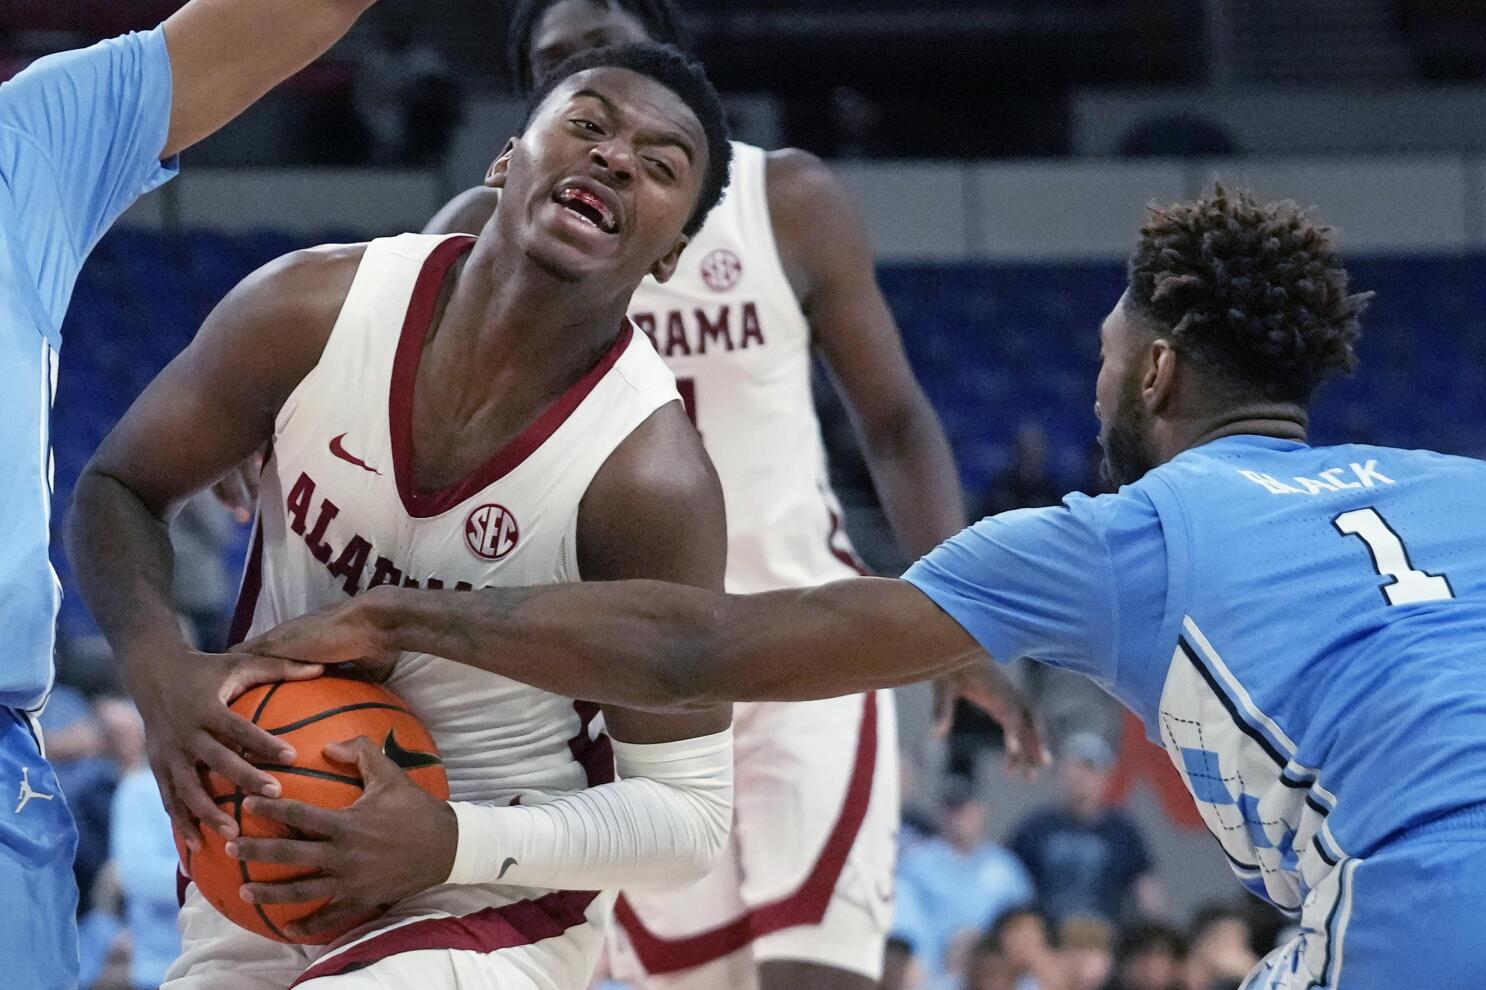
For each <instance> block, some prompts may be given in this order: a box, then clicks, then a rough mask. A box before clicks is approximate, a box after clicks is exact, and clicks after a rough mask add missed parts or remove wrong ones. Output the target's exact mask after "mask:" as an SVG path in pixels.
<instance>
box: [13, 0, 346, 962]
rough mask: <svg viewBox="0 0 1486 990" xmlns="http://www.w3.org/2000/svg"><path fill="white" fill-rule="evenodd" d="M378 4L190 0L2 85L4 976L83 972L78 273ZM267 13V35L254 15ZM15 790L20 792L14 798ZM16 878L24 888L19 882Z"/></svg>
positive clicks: (313, 0) (339, 0)
mask: <svg viewBox="0 0 1486 990" xmlns="http://www.w3.org/2000/svg"><path fill="white" fill-rule="evenodd" d="M373 2H374V0H192V2H191V3H187V4H185V5H184V6H182V7H181V9H180V10H179V11H177V12H176V13H175V14H173V15H172V16H171V17H170V18H169V19H168V20H167V21H166V22H165V23H164V24H163V25H161V26H160V27H157V28H156V29H155V30H153V31H148V32H144V33H141V34H131V35H127V36H125V37H122V38H114V39H113V40H111V41H105V42H102V43H101V44H97V45H94V46H93V47H91V48H86V49H82V50H80V51H73V52H65V53H62V54H59V55H53V56H50V57H48V58H44V59H41V60H39V61H37V62H36V63H35V64H33V65H32V66H31V67H30V68H28V69H26V70H25V71H24V72H22V73H20V74H19V75H18V76H16V77H15V78H14V79H12V80H10V81H9V82H7V83H5V84H4V85H3V86H0V322H3V324H4V330H3V333H0V548H3V550H0V630H3V637H0V641H3V643H4V649H3V659H0V792H3V794H0V797H3V798H6V800H3V801H0V890H4V891H5V892H6V893H5V895H4V896H3V897H0V959H4V960H6V961H7V963H8V964H9V965H8V966H7V970H6V976H5V983H6V986H9V987H15V988H17V990H26V988H29V987H48V988H52V987H61V986H71V985H73V984H74V983H75V982H76V980H77V966H78V962H77V927H76V924H75V921H74V919H75V918H76V915H77V886H76V883H75V882H74V880H73V874H72V857H73V850H74V849H75V847H76V845H77V830H76V828H75V827H74V825H73V822H72V818H71V815H70V814H69V813H68V810H67V805H66V804H65V803H64V802H63V801H62V800H58V798H57V795H58V793H59V792H58V787H57V779H56V776H55V775H54V774H53V773H52V769H51V767H50V766H49V765H48V764H47V762H46V757H45V756H44V754H43V749H44V747H43V745H42V741H41V731H40V729H39V728H38V727H37V725H36V720H35V716H36V715H37V713H38V712H39V711H40V709H41V707H42V706H43V705H44V704H45V703H46V698H47V695H48V692H49V691H50V689H51V684H52V645H53V635H54V626H55V622H56V614H57V606H58V592H59V587H58V584H57V580H56V577H55V575H53V574H52V570H51V561H50V559H49V557H48V555H47V542H48V536H49V534H50V518H49V517H50V513H51V454H50V439H49V436H48V420H49V418H50V415H51V401H52V394H53V392H54V390H55V385H56V374H57V360H58V352H59V350H60V348H61V344H62V338H61V326H62V318H63V315H64V314H65V313H66V311H67V303H68V300H69V299H70V297H71V295H72V286H73V283H74V282H75V281H76V279H77V273H78V270H79V269H80V268H81V267H82V264H83V261H84V260H85V259H86V258H87V256H88V253H89V252H90V251H91V250H92V248H93V245H94V244H95V243H96V242H97V241H98V239H99V237H101V236H102V235H103V232H104V231H106V230H107V229H108V227H109V226H110V225H111V224H112V223H113V221H114V220H115V219H116V218H117V217H118V216H119V214H121V213H123V212H124V210H125V209H127V208H128V207H129V205H130V204H131V203H133V202H134V200H135V199H136V198H138V197H139V196H141V195H143V194H144V193H146V192H148V191H149V190H151V189H153V188H155V187H156V186H158V185H160V184H161V183H163V182H165V181H166V180H168V179H169V178H170V177H171V176H173V175H174V174H175V171H176V158H175V156H176V155H177V154H178V153H179V152H181V151H183V150H184V149H186V148H188V147H190V146H191V145H193V144H195V143H196V142H197V141H200V140H201V139H202V138H204V137H206V136H207V135H209V134H211V133H213V132H214V131H216V130H217V129H218V128H219V127H221V126H222V125H223V124H225V123H227V121H229V120H231V119H232V118H233V117H236V116H237V115H238V114H239V113H241V112H242V111H243V110H244V109H245V108H246V107H247V106H248V105H249V104H251V103H253V102H254V101H255V100H257V99H258V97H260V96H262V95H263V94H264V93H265V92H266V91H267V90H269V89H270V88H271V87H273V86H275V85H277V84H278V83H279V82H280V81H281V80H283V79H285V78H286V77H288V76H289V75H291V74H293V73H295V72H297V71H299V69H301V68H302V67H303V66H304V65H305V64H306V63H308V62H309V61H310V60H312V59H313V58H315V57H316V56H318V55H319V54H320V53H321V52H323V51H324V50H325V49H326V48H328V47H330V45H331V44H332V43H333V42H334V41H335V40H336V39H337V38H339V37H340V36H341V35H342V34H344V33H345V32H346V31H347V30H348V29H349V28H350V26H351V24H352V23H353V22H354V21H355V20H356V19H357V18H358V17H359V16H360V15H361V13H362V12H363V11H364V10H366V9H367V8H368V7H370V6H371V4H372V3H373ZM265 23H272V24H273V25H274V26H275V27H274V30H273V31H272V32H268V31H264V30H263V25H264V24H265ZM12 795H15V796H14V797H12ZM23 892H24V893H23Z"/></svg>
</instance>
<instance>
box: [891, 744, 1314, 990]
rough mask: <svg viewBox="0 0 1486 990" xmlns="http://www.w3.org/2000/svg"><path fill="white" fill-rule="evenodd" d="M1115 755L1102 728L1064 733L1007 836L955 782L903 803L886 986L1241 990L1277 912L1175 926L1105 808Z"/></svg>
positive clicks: (1222, 915)
mask: <svg viewBox="0 0 1486 990" xmlns="http://www.w3.org/2000/svg"><path fill="white" fill-rule="evenodd" d="M1114 762H1115V753H1114V751H1113V749H1112V748H1111V747H1110V745H1109V743H1108V742H1106V741H1105V740H1104V738H1103V737H1101V736H1098V735H1096V734H1094V733H1089V732H1078V733H1074V734H1073V735H1071V736H1070V737H1069V738H1068V739H1067V740H1066V741H1065V742H1064V743H1063V745H1062V746H1061V747H1060V755H1059V757H1058V759H1057V762H1056V766H1055V767H1054V771H1053V772H1054V774H1055V776H1056V780H1057V798H1056V800H1055V801H1054V802H1053V803H1052V804H1050V805H1048V806H1046V807H1041V808H1034V809H1032V810H1031V811H1030V812H1029V813H1028V814H1027V815H1026V816H1025V817H1024V818H1023V819H1022V820H1021V821H1020V822H1019V823H1018V824H1017V825H1016V827H1015V828H1014V829H1013V830H1012V831H1011V833H1010V835H1009V838H1008V840H1007V842H1006V844H1005V845H1003V844H1000V843H997V842H995V841H993V840H991V839H990V838H989V837H988V830H987V823H988V818H989V815H988V809H987V806H986V803H985V801H984V800H983V799H982V798H981V797H980V796H978V795H977V794H976V793H975V790H974V788H973V787H972V786H971V785H970V784H969V783H968V782H967V781H966V780H964V779H963V778H959V777H955V776H951V777H949V778H948V779H947V782H946V784H945V786H944V788H943V791H942V794H941V797H940V800H939V802H938V806H937V807H936V808H934V809H932V810H930V811H928V812H924V811H921V810H916V809H913V808H906V809H905V812H904V823H903V831H902V838H901V846H900V853H899V863H898V876H897V881H898V891H897V893H898V906H897V915H896V919H895V922H894V926H893V932H892V937H891V939H890V941H889V945H888V953H887V965H886V968H885V970H884V975H883V981H882V987H883V990H1235V988H1237V987H1238V986H1239V984H1240V983H1241V982H1242V980H1243V978H1244V976H1246V975H1247V973H1248V972H1249V970H1250V969H1251V968H1252V967H1253V966H1254V964H1255V963H1256V962H1257V961H1258V959H1259V958H1260V956H1261V955H1262V954H1264V953H1266V952H1267V951H1268V950H1269V948H1271V947H1273V946H1274V945H1276V944H1277V942H1278V940H1279V939H1280V937H1281V935H1282V934H1288V933H1283V932H1282V919H1281V918H1280V917H1279V915H1278V914H1276V913H1274V912H1273V911H1271V910H1269V909H1268V908H1265V907H1264V906H1263V905H1261V904H1260V903H1259V902H1258V901H1257V900H1252V901H1251V903H1241V902H1235V903H1233V904H1228V903H1212V904H1209V905H1206V906H1204V907H1202V908H1201V909H1199V910H1198V911H1197V912H1196V914H1195V915H1194V917H1193V918H1192V920H1191V921H1190V923H1188V924H1187V925H1185V926H1184V927H1178V926H1176V925H1175V924H1174V923H1173V920H1172V918H1171V912H1170V910H1169V908H1168V905H1167V903H1166V897H1165V893H1164V891H1163V890H1162V888H1161V885H1160V884H1159V882H1158V881H1157V880H1156V878H1155V875H1154V862H1153V860H1152V856H1151V853H1150V851H1149V850H1148V848H1147V845H1146V841H1145V839H1144V838H1143V836H1142V835H1141V832H1140V829H1139V828H1138V827H1137V825H1136V824H1135V822H1134V821H1133V820H1132V819H1131V818H1130V817H1129V816H1128V815H1127V814H1126V813H1125V812H1124V811H1123V810H1121V809H1120V808H1117V807H1113V806H1111V805H1110V803H1109V795H1110V793H1111V783H1112V779H1111V774H1112V771H1113V769H1114Z"/></svg>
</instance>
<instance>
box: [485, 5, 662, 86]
mask: <svg viewBox="0 0 1486 990" xmlns="http://www.w3.org/2000/svg"><path fill="white" fill-rule="evenodd" d="M561 2H562V0H521V2H520V3H519V4H517V5H516V12H515V13H514V14H512V15H511V28H510V33H509V34H508V36H507V37H508V39H509V40H508V41H507V44H506V64H507V66H508V67H509V68H510V70H511V79H512V80H514V81H515V84H516V91H517V92H518V93H529V92H531V90H532V87H533V86H535V85H536V82H535V80H533V79H532V74H531V36H532V34H533V32H535V31H536V29H537V22H538V21H540V20H541V19H542V15H543V14H545V13H547V11H549V10H551V9H552V8H553V7H556V6H557V5H558V4H559V3H561ZM585 2H586V3H591V4H593V5H594V6H595V7H617V8H619V9H620V10H622V11H625V12H626V13H628V14H632V15H634V18H635V20H637V21H639V22H640V23H641V24H642V25H644V27H645V33H646V34H647V35H649V36H650V40H651V41H654V42H658V43H659V44H662V45H670V46H671V47H672V48H677V49H680V50H681V51H683V52H684V51H688V50H689V49H690V39H689V38H688V37H687V34H686V28H685V27H684V26H683V25H682V17H681V8H679V7H677V6H676V4H675V3H673V2H672V0H585Z"/></svg>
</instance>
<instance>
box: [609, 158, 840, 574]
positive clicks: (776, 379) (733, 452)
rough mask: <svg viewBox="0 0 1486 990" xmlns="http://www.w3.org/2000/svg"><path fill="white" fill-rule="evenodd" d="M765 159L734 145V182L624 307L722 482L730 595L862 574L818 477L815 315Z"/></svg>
mask: <svg viewBox="0 0 1486 990" xmlns="http://www.w3.org/2000/svg"><path fill="white" fill-rule="evenodd" d="M765 164H766V162H765V153H764V152H763V150H761V149H759V148H755V147H753V146H751V145H746V144H739V143H737V142H734V143H733V166H732V181H731V183H730V185H729V186H728V189H727V192H726V193H725V194H724V196H723V198H722V202H720V203H718V204H717V207H716V208H715V209H714V210H713V211H712V213H711V214H710V215H709V216H708V217H707V222H706V223H705V224H704V225H703V227H702V229H701V230H700V231H699V232H698V233H697V236H696V237H694V238H692V241H691V243H690V244H689V245H688V246H687V248H686V251H685V253H684V254H683V255H682V257H681V266H680V267H679V268H678V269H677V271H676V274H675V276H673V277H672V278H671V280H670V281H669V282H666V283H665V284H664V285H661V284H658V283H656V282H655V280H654V279H648V278H647V279H646V280H645V281H644V282H643V283H642V284H641V286H640V289H639V291H638V292H636V293H635V296H634V299H633V301H632V302H631V303H630V316H631V318H633V319H634V321H635V323H636V324H638V325H639V327H640V328H641V329H642V330H644V331H645V333H646V334H648V335H649V337H650V339H651V342H652V343H653V344H654V345H655V349H656V351H657V352H658V353H659V354H660V355H661V357H662V358H663V359H664V360H665V362H666V364H667V365H668V366H669V367H670V368H671V370H672V371H673V372H675V373H676V379H677V382H676V384H677V388H678V389H679V390H680V392H681V396H682V399H683V400H684V401H685V403H686V408H687V410H688V412H690V413H691V415H692V419H693V420H694V421H695V422H696V424H697V429H698V430H700V431H701V434H702V442H703V443H704V444H705V445H706V447H707V453H708V454H710V455H711V457H712V462H713V463H714V464H715V465H716V466H717V473H718V475H719V476H720V477H721V479H722V491H723V496H724V499H725V501H726V505H727V525H728V567H727V587H728V590H729V591H732V592H737V593H749V592H756V591H771V590H773V589H776V588H788V587H798V586H801V585H814V584H821V583H823V582H826V581H831V580H835V579H837V578H842V577H851V576H853V575H856V574H858V573H861V566H860V564H859V563H858V562H857V560H856V555H855V553H854V552H853V550H852V548H851V544H850V543H849V542H848V541H847V538H846V534H845V532H844V531H843V530H842V528H841V507H840V504H839V503H838V502H837V501H836V497H835V495H834V494H833V493H832V492H831V489H830V482H829V478H828V476H827V473H826V454H825V445H824V444H823V443H822V441H821V436H820V423H819V421H818V420H817V419H816V416H815V403H814V400H813V399H812V397H811V392H810V374H811V363H810V325H809V323H808V322H807V321H806V319H805V314H804V313H803V312H801V310H800V304H799V301H798V300H797V299H796V298H795V293H794V289H793V288H792V287H791V286H790V284H789V279H788V278H787V277H786V276H785V273H784V266H783V264H782V263H781V261H780V260H779V252H778V249H777V248H776V247H775V244H774V228H773V224H772V223H771V222H770V220H769V200H768V194H767V192H766V190H765V185H764V183H765Z"/></svg>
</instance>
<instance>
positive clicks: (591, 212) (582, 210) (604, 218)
mask: <svg viewBox="0 0 1486 990" xmlns="http://www.w3.org/2000/svg"><path fill="white" fill-rule="evenodd" d="M552 198H553V200H554V201H555V202H556V203H557V204H558V205H559V206H561V207H563V208H564V209H566V210H568V211H569V212H571V213H572V214H573V215H574V216H576V217H577V218H578V219H580V220H582V221H584V222H585V223H590V224H592V225H593V226H595V227H597V228H598V229H599V230H602V231H603V232H604V233H606V234H614V233H618V232H619V221H618V220H617V219H616V218H615V216H614V211H613V210H612V209H610V207H609V204H607V203H605V202H604V201H603V199H601V198H600V197H599V196H598V195H597V194H596V193H593V192H590V191H589V190H587V189H584V188H583V187H581V186H564V187H562V188H561V189H559V190H557V192H556V193H554V194H553V196H552Z"/></svg>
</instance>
